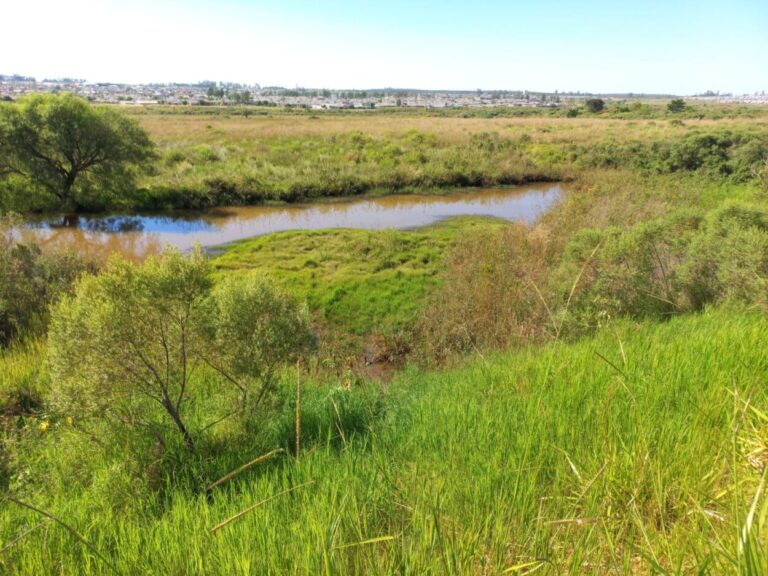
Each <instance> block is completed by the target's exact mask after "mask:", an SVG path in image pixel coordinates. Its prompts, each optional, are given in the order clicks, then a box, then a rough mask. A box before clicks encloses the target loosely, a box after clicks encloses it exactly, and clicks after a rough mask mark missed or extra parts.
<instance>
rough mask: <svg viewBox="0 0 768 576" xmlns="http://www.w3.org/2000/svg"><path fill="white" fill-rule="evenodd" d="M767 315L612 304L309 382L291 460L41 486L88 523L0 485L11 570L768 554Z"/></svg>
mask: <svg viewBox="0 0 768 576" xmlns="http://www.w3.org/2000/svg"><path fill="white" fill-rule="evenodd" d="M766 334H768V321H766V319H765V317H764V316H761V315H758V314H751V313H745V312H739V311H737V310H719V311H711V312H708V313H706V314H703V315H701V316H692V317H686V318H681V319H677V320H675V321H672V322H670V323H667V324H664V325H658V324H644V325H634V324H630V323H620V324H617V325H616V326H615V327H614V329H613V330H611V331H607V332H604V333H602V334H600V335H599V336H597V337H595V338H593V339H587V340H584V341H581V342H579V343H577V344H572V345H563V344H552V345H550V346H547V347H545V348H543V349H531V350H524V351H520V352H516V353H507V354H501V355H492V356H488V357H483V358H480V357H476V358H475V359H474V360H472V361H471V362H469V363H467V364H466V365H465V366H464V367H462V368H459V369H457V370H455V371H451V372H438V373H431V374H425V373H421V372H418V371H415V370H411V371H408V372H406V373H404V374H402V375H401V376H400V377H398V378H397V380H396V381H395V382H394V383H393V384H392V385H391V386H390V387H389V388H387V389H385V390H382V391H379V392H375V391H374V390H373V389H372V388H371V386H372V385H370V384H369V385H368V388H366V389H355V388H353V389H352V390H349V391H343V390H340V391H337V392H333V393H331V392H329V391H328V390H327V389H326V391H325V392H322V394H320V395H319V396H315V397H314V399H313V397H312V396H311V395H310V396H309V400H308V402H309V404H308V411H309V415H308V419H309V421H308V422H307V425H308V427H310V428H311V427H312V425H313V423H312V422H311V418H313V417H314V418H315V422H314V427H315V429H316V430H317V433H316V435H315V436H314V439H312V437H310V439H309V440H308V441H307V443H306V444H305V447H304V452H303V454H302V455H301V456H300V457H299V458H295V457H293V456H288V455H282V456H277V457H274V458H273V459H272V460H270V461H268V462H266V463H264V464H261V465H259V466H257V467H255V468H253V469H251V470H250V471H248V472H246V473H244V474H242V475H241V476H240V477H238V478H236V479H235V480H232V481H230V482H229V483H227V484H225V485H224V486H222V487H220V488H217V489H215V491H214V493H213V494H212V496H211V497H209V498H206V496H205V495H204V494H202V493H198V492H196V490H195V489H194V486H192V485H190V484H192V483H187V484H181V483H179V484H177V485H176V486H175V487H174V489H173V490H172V492H171V494H170V495H169V496H168V497H167V498H166V499H164V500H161V501H158V500H157V499H156V498H155V497H152V496H151V495H150V494H144V493H142V492H141V489H142V485H141V484H137V485H135V486H133V487H132V486H131V485H130V484H128V485H124V486H123V488H124V490H125V493H123V494H121V495H119V496H121V497H120V498H119V500H118V502H111V503H110V506H106V507H105V502H104V500H103V499H102V497H100V494H99V491H98V490H96V489H94V488H93V487H92V488H91V489H89V490H83V489H82V488H81V487H80V486H79V485H78V483H77V482H72V483H71V485H61V486H59V490H58V491H56V492H55V493H47V491H46V490H44V489H41V491H39V492H37V493H36V495H30V497H31V498H32V499H33V500H34V503H35V504H36V505H38V506H40V507H42V508H44V509H45V510H47V511H49V512H50V513H52V514H54V515H55V516H56V518H58V519H60V520H62V521H63V522H66V524H67V525H68V526H69V527H70V528H71V529H72V530H74V531H75V532H76V533H77V534H78V535H79V536H75V535H74V534H73V533H72V532H71V531H68V530H67V529H65V528H63V527H62V526H60V525H57V524H56V522H54V521H51V520H49V519H46V518H45V517H43V516H41V515H40V514H37V513H34V512H32V511H30V510H27V509H22V508H21V507H19V506H18V505H17V504H14V503H12V502H9V501H6V502H4V503H3V504H2V507H1V508H0V533H1V534H3V542H2V544H3V546H4V547H5V548H3V554H2V556H0V566H2V567H3V569H4V571H5V572H6V573H9V574H11V573H23V574H44V573H59V574H149V573H152V574H158V573H163V574H211V573H222V574H265V573H273V574H277V573H301V574H339V573H366V574H392V573H401V574H502V573H507V574H525V573H530V572H531V570H533V569H535V568H538V573H544V574H555V573H559V574H563V573H572V574H581V573H628V572H635V573H670V574H683V573H709V574H727V573H736V572H737V571H739V570H741V571H742V573H752V574H759V573H763V572H762V570H763V569H765V568H766V567H767V565H766V564H765V561H766V556H765V550H764V549H761V548H758V549H755V548H754V546H755V544H756V543H757V542H759V540H758V535H759V534H758V531H759V529H760V528H761V527H762V528H764V522H765V519H766V515H765V512H764V511H763V512H762V513H755V514H754V515H753V516H750V514H749V510H750V505H751V502H752V499H753V498H754V497H755V495H756V494H757V492H758V485H759V484H760V476H761V473H760V471H759V468H760V467H761V462H763V461H764V459H765V458H766V453H768V452H767V450H768V447H767V446H766V444H765V434H764V430H765V424H766V422H765V420H764V418H765V416H764V413H765V411H766V410H768V398H766V392H765V386H764V382H765V379H766V377H768V361H767V360H766V357H765V354H764V351H765V346H766ZM16 361H18V359H17V360H16ZM2 362H3V365H4V367H5V365H6V363H7V362H8V359H7V358H3V360H2ZM11 362H13V360H11ZM382 394H383V397H384V398H385V405H386V410H385V411H384V412H380V411H379V412H377V413H376V414H377V415H375V416H370V417H369V418H368V420H367V422H368V423H367V424H366V425H365V426H364V427H362V428H358V429H357V431H355V429H354V427H355V421H354V420H346V418H347V412H345V407H344V406H345V405H344V404H343V402H344V400H345V398H347V399H349V398H351V397H355V398H357V400H358V401H359V402H360V406H368V409H369V410H374V405H375V403H376V402H375V400H374V399H375V398H381V395H382ZM329 399H332V400H334V402H335V403H336V404H337V405H341V408H339V409H338V410H335V411H334V410H331V411H330V412H328V411H326V412H322V411H316V412H315V413H313V408H312V402H318V403H323V402H324V403H326V404H328V403H329ZM350 404H351V403H350ZM360 409H361V410H363V411H365V409H364V408H360ZM339 410H341V412H339ZM72 434H74V433H73V432H72V431H71V430H70V429H68V428H67V426H66V425H65V424H63V423H62V424H57V425H52V426H51V427H50V428H48V429H47V430H45V431H44V432H43V431H38V432H37V436H38V439H37V440H36V442H38V443H44V444H47V446H48V450H49V451H52V450H53V447H54V446H55V445H56V443H60V445H61V446H69V447H71V439H70V440H69V442H68V441H67V436H71V435H72ZM274 447H275V446H267V445H265V446H263V447H262V449H263V450H264V451H266V450H267V449H269V448H274ZM257 455H258V454H256V453H251V452H248V451H246V450H245V449H241V451H240V452H237V451H235V450H229V451H228V458H227V460H228V461H229V464H231V465H232V467H233V468H234V467H235V466H236V465H237V464H238V463H244V462H247V461H249V460H251V459H252V458H253V457H255V456H257ZM105 466H106V463H105ZM100 474H101V475H100V476H99V477H100V478H101V479H100V481H99V482H100V483H101V485H102V486H106V485H109V484H110V483H111V484H113V485H114V484H120V479H119V478H116V477H112V476H113V475H119V474H120V470H119V468H112V469H110V468H109V467H106V468H105V469H103V470H101V473H100ZM54 477H55V474H54V473H53V472H51V481H54ZM99 482H97V484H98V483H99ZM39 483H40V484H41V485H43V486H44V484H45V479H44V478H41V479H40V481H39ZM287 490H294V491H293V492H290V493H286V491H287ZM272 497H274V499H271V500H270V498H272ZM259 503H261V504H260V505H259V506H257V507H256V508H255V509H254V510H253V511H251V512H250V513H248V514H246V515H244V516H243V517H242V518H239V519H238V520H235V521H233V522H232V523H230V524H228V525H227V526H225V527H223V528H221V529H220V530H218V531H216V532H215V533H211V529H212V528H213V527H214V526H216V525H217V524H219V523H220V522H222V521H223V520H225V519H227V518H230V517H232V516H233V515H235V514H236V513H238V512H239V511H241V510H244V509H246V508H247V507H249V506H252V505H255V504H259ZM758 512H759V510H758ZM80 538H82V540H85V541H87V543H88V544H87V545H86V544H85V543H83V542H82V541H80ZM17 539H18V540H17ZM750 562H751V563H752V564H749V563H750ZM750 566H751V568H750Z"/></svg>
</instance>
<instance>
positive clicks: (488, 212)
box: [19, 184, 564, 260]
mask: <svg viewBox="0 0 768 576" xmlns="http://www.w3.org/2000/svg"><path fill="white" fill-rule="evenodd" d="M563 193H564V189H563V186H562V185H561V184H530V185H525V186H515V187H507V188H484V189H476V190H471V191H464V192H457V193H453V194H445V195H434V194H407V195H404V194H396V195H390V196H382V197H376V198H356V199H351V200H350V199H345V200H339V201H333V202H318V203H308V204H290V205H280V206H245V207H234V208H219V209H214V210H207V211H197V212H180V211H177V212H166V213H161V214H133V215H131V214H110V215H103V214H102V215H66V214H62V215H56V216H46V217H41V218H31V219H29V220H27V221H26V222H25V224H24V225H23V227H22V228H21V230H20V231H19V233H20V234H21V236H22V237H23V238H25V239H34V240H36V241H37V242H38V243H39V244H41V245H42V246H44V247H50V248H59V249H69V250H78V251H84V252H90V253H93V254H96V255H105V254H107V253H112V252H119V253H121V254H122V255H124V256H126V257H128V258H130V259H133V260H137V259H141V258H143V257H145V256H147V255H149V254H155V253H158V252H159V251H160V250H161V249H162V246H163V245H165V244H171V245H174V246H177V247H178V248H180V249H181V250H188V249H190V248H192V247H193V246H195V244H200V246H201V247H203V248H205V249H210V248H212V247H214V246H218V245H221V244H226V243H229V242H234V241H236V240H241V239H243V238H249V237H253V236H259V235H263V234H269V233H272V232H281V231H285V230H301V229H303V230H317V229H324V228H364V229H371V230H376V229H386V228H398V229H407V228H415V227H419V226H426V225H428V224H432V223H435V222H438V221H440V220H442V219H444V218H449V217H452V216H468V215H475V216H494V217H497V218H504V219H507V220H510V221H520V222H525V223H528V224H531V223H533V222H534V221H535V220H536V219H537V218H538V217H539V216H540V215H541V214H542V213H544V212H545V211H547V210H548V209H549V208H550V207H551V206H552V205H553V204H554V203H555V202H556V201H557V200H559V199H560V198H561V197H562V195H563Z"/></svg>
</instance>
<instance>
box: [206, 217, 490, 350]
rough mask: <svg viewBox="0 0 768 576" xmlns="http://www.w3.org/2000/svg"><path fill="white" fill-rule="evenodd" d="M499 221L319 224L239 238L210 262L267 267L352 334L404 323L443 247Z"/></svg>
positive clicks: (432, 280)
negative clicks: (367, 226)
mask: <svg viewBox="0 0 768 576" xmlns="http://www.w3.org/2000/svg"><path fill="white" fill-rule="evenodd" d="M501 225H502V224H501V222H499V221H494V220H489V219H486V218H455V219H451V220H447V221H445V222H441V223H440V224H436V225H434V226H429V227H425V228H419V229H417V230H413V231H397V230H381V231H377V230H319V231H310V230H307V231H296V232H282V233H279V234H270V235H267V236H262V237H259V238H253V239H250V240H244V241H241V242H236V243H234V244H232V245H230V246H228V247H227V248H226V251H225V252H224V254H222V255H221V256H219V257H217V258H216V259H215V260H214V261H213V264H214V266H215V267H216V268H217V269H218V270H220V271H221V273H222V274H223V275H225V276H228V275H239V274H242V271H243V270H267V271H269V273H270V275H271V276H272V277H273V278H274V279H275V281H276V282H278V283H279V284H280V285H281V286H283V287H284V288H285V289H287V290H290V291H291V292H293V293H294V294H296V295H298V296H299V297H301V298H302V299H306V301H307V303H308V305H309V308H310V310H311V311H312V312H313V313H314V314H315V315H316V317H317V318H318V319H320V320H321V321H322V323H323V324H330V325H331V326H334V327H335V328H336V329H338V330H340V331H348V332H352V333H354V334H358V335H363V334H371V333H378V334H386V333H389V332H392V331H399V330H407V329H409V328H411V327H412V326H413V321H414V319H415V317H416V316H417V314H418V312H419V308H420V306H421V305H422V303H423V300H424V297H425V296H426V295H427V294H428V293H429V291H430V290H431V289H432V288H433V287H434V286H435V285H436V284H437V283H438V271H439V269H440V267H441V265H442V260H443V255H444V253H445V251H446V250H447V249H448V248H449V247H450V246H451V245H452V244H453V242H454V241H455V240H456V238H457V237H458V236H459V235H460V234H462V233H465V232H468V231H471V230H479V229H485V230H491V229H494V228H497V227H499V226H501Z"/></svg>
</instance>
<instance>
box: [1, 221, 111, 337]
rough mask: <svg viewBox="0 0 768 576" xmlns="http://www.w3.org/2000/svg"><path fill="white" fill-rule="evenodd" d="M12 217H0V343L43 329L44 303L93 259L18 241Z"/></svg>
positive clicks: (61, 291)
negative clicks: (44, 249)
mask: <svg viewBox="0 0 768 576" xmlns="http://www.w3.org/2000/svg"><path fill="white" fill-rule="evenodd" d="M15 224H17V222H16V221H15V220H14V219H13V218H3V217H0V346H3V345H6V344H8V343H9V342H10V341H11V339H13V338H14V337H15V336H17V335H23V336H30V337H32V336H35V335H38V334H40V333H41V332H43V331H44V330H45V327H46V325H47V323H48V307H49V306H50V305H51V304H52V303H54V302H55V301H56V300H57V299H58V298H59V297H60V296H61V295H62V294H65V293H67V292H69V291H70V289H71V287H72V284H73V283H74V281H75V280H76V279H77V278H78V277H79V276H80V275H81V274H82V273H84V272H93V271H95V269H96V265H95V263H94V262H92V261H89V260H88V259H87V258H84V257H82V256H80V255H79V254H77V253H74V252H43V251H42V250H41V249H40V247H39V246H37V245H36V244H34V243H24V242H19V241H18V239H17V237H16V235H15V233H14V231H13V227H14V225H15Z"/></svg>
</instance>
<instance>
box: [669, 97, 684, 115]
mask: <svg viewBox="0 0 768 576" xmlns="http://www.w3.org/2000/svg"><path fill="white" fill-rule="evenodd" d="M685 108H686V104H685V100H683V99H682V98H675V99H674V100H670V101H669V103H668V104H667V110H669V111H670V112H672V113H675V114H676V113H678V112H682V111H683V110H685Z"/></svg>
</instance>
